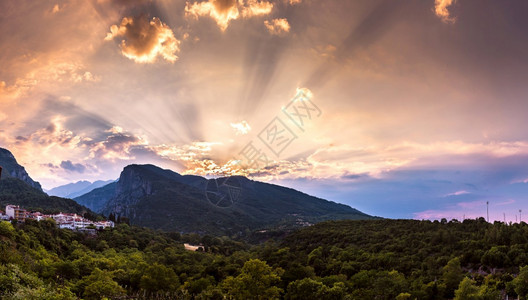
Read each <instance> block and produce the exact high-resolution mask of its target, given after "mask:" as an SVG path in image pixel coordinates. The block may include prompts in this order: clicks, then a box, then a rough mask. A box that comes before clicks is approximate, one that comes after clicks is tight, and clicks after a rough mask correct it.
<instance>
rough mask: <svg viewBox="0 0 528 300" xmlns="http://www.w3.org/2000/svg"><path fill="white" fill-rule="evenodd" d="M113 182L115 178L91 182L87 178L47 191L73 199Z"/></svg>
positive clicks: (52, 194) (51, 194) (49, 193)
mask: <svg viewBox="0 0 528 300" xmlns="http://www.w3.org/2000/svg"><path fill="white" fill-rule="evenodd" d="M112 182H114V180H108V181H102V180H97V181H95V182H89V181H86V180H83V181H77V182H75V183H68V184H65V185H61V186H58V187H55V188H52V189H51V190H49V191H47V193H48V195H50V196H58V197H64V198H70V199H73V198H75V197H79V196H82V195H84V194H86V193H89V192H91V191H93V190H94V189H96V188H100V187H103V186H105V185H107V184H109V183H112Z"/></svg>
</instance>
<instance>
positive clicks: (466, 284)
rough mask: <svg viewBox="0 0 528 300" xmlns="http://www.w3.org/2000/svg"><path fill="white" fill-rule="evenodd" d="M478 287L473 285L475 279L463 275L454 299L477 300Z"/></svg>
mask: <svg viewBox="0 0 528 300" xmlns="http://www.w3.org/2000/svg"><path fill="white" fill-rule="evenodd" d="M479 299H480V297H479V288H478V287H477V286H476V285H475V281H474V280H472V279H470V278H468V277H465V278H464V279H463V280H462V281H461V282H460V284H459V286H458V289H457V290H456V291H455V298H454V300H479Z"/></svg>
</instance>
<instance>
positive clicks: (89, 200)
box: [73, 182, 117, 211]
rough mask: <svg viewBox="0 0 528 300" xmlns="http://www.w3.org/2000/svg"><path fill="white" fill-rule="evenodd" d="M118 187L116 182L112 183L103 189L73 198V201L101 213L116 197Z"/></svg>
mask: <svg viewBox="0 0 528 300" xmlns="http://www.w3.org/2000/svg"><path fill="white" fill-rule="evenodd" d="M116 185H117V183H116V182H111V183H109V184H107V185H105V186H103V187H100V188H96V189H93V190H92V191H90V192H88V193H85V194H83V195H81V196H79V197H76V198H73V200H75V201H76V202H77V203H79V204H80V205H84V206H86V207H88V208H89V209H91V210H93V211H101V210H102V209H103V207H104V206H105V204H106V203H107V202H108V200H110V198H112V197H113V196H114V192H115V187H116Z"/></svg>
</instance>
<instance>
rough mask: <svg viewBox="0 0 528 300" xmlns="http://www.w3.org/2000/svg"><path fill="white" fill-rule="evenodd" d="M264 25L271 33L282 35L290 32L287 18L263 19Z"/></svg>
mask: <svg viewBox="0 0 528 300" xmlns="http://www.w3.org/2000/svg"><path fill="white" fill-rule="evenodd" d="M264 25H265V26H266V28H267V29H268V31H269V32H270V33H271V34H273V35H282V34H285V33H288V32H290V24H289V23H288V20H286V19H284V18H282V19H273V20H271V21H268V20H266V21H264Z"/></svg>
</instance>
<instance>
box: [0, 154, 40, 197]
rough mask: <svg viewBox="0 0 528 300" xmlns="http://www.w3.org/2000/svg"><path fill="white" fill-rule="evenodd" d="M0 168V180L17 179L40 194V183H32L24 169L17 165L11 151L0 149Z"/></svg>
mask: <svg viewBox="0 0 528 300" xmlns="http://www.w3.org/2000/svg"><path fill="white" fill-rule="evenodd" d="M0 166H1V167H2V174H1V178H8V177H14V178H18V179H20V180H22V181H24V182H25V183H27V184H28V185H30V186H31V187H33V188H35V189H37V190H40V191H41V192H42V187H41V186H40V183H38V182H37V181H34V180H33V179H32V178H31V177H30V176H29V174H28V173H27V171H26V169H25V168H24V167H23V166H21V165H19V164H18V162H17V160H16V158H15V156H14V155H13V153H11V151H9V150H7V149H5V148H0Z"/></svg>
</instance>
